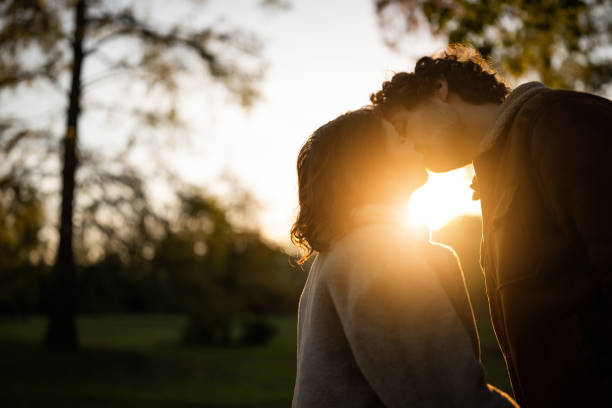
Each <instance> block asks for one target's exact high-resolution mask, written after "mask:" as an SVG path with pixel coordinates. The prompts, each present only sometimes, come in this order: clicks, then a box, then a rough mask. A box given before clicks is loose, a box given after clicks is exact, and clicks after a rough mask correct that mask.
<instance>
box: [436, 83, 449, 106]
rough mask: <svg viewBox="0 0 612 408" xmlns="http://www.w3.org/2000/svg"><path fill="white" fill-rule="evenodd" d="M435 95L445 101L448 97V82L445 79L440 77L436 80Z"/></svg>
mask: <svg viewBox="0 0 612 408" xmlns="http://www.w3.org/2000/svg"><path fill="white" fill-rule="evenodd" d="M435 95H436V96H437V97H438V98H440V100H442V101H444V102H446V101H447V99H448V82H446V79H444V78H440V79H437V80H436V91H435Z"/></svg>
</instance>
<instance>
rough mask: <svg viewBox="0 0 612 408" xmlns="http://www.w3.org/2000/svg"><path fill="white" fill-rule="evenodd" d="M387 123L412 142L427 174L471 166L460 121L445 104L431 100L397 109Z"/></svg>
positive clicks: (456, 114) (466, 139)
mask: <svg viewBox="0 0 612 408" xmlns="http://www.w3.org/2000/svg"><path fill="white" fill-rule="evenodd" d="M387 119H388V121H389V122H391V124H393V126H394V127H395V129H396V130H397V131H398V133H399V134H400V135H401V136H403V137H406V138H408V139H411V140H412V141H413V143H414V146H415V149H416V150H417V151H419V152H421V153H423V157H424V160H425V166H426V167H427V168H428V169H429V170H431V171H434V172H438V173H441V172H446V171H450V170H453V169H456V168H459V167H463V166H465V165H467V164H469V163H470V162H471V155H470V152H469V149H468V147H469V146H468V145H467V142H468V138H466V137H465V135H463V133H462V129H463V128H464V126H462V122H461V118H460V116H459V114H458V112H456V111H455V110H454V109H453V107H452V105H450V104H448V103H446V102H445V101H441V100H439V99H437V98H432V99H430V100H428V101H426V102H423V103H421V104H419V105H417V106H416V107H414V108H411V109H410V110H408V109H406V108H404V107H402V106H397V107H394V108H393V109H392V110H391V112H390V114H389V115H387Z"/></svg>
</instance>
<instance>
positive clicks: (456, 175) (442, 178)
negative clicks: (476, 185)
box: [406, 166, 480, 231]
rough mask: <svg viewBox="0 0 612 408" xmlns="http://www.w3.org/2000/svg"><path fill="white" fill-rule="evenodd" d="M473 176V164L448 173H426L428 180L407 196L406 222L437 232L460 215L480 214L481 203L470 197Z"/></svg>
mask: <svg viewBox="0 0 612 408" xmlns="http://www.w3.org/2000/svg"><path fill="white" fill-rule="evenodd" d="M473 175H474V169H473V168H472V166H466V167H463V168H461V169H457V170H453V171H449V172H447V173H431V172H429V179H428V180H427V183H425V185H424V186H423V187H421V188H419V189H418V190H416V191H415V192H414V193H413V194H412V196H411V197H410V202H409V203H408V208H407V210H406V220H407V222H409V223H411V224H425V225H426V226H427V227H429V229H430V230H432V231H436V230H439V229H440V228H442V227H443V226H444V225H445V224H446V223H448V222H449V221H451V220H452V219H453V218H456V217H458V216H460V215H463V214H466V213H467V214H480V202H478V201H473V200H472V192H473V191H472V189H470V187H469V186H470V184H471V180H472V177H473Z"/></svg>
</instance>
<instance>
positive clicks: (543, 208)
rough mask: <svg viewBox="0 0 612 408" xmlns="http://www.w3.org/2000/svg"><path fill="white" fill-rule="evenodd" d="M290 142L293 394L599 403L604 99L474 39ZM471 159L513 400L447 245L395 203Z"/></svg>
mask: <svg viewBox="0 0 612 408" xmlns="http://www.w3.org/2000/svg"><path fill="white" fill-rule="evenodd" d="M371 101H372V104H373V106H371V107H367V108H363V109H360V110H357V111H354V112H349V113H346V114H344V115H342V116H340V117H338V118H336V119H334V120H332V121H331V122H329V123H327V124H326V125H324V126H322V127H321V128H319V129H318V130H316V131H315V132H314V133H313V134H312V136H311V137H310V138H309V139H308V141H307V142H306V144H305V145H304V146H303V147H302V150H301V151H300V154H299V157H298V161H297V170H298V187H299V206H300V207H299V214H298V217H297V220H296V222H295V224H294V225H293V228H292V231H291V236H292V239H293V241H294V242H295V243H296V244H297V245H298V246H300V247H302V248H303V249H305V251H306V255H305V256H304V258H303V259H302V261H303V260H305V259H306V258H308V257H309V256H310V255H311V254H313V253H314V252H316V253H317V255H316V259H315V260H314V262H313V264H312V266H311V268H310V271H309V274H308V279H307V282H306V285H305V288H304V291H303V293H302V297H301V299H300V308H299V321H298V371H297V379H296V385H295V390H294V395H293V406H294V407H300V408H301V407H326V408H331V407H354V408H358V407H513V406H517V403H518V404H520V406H523V407H549V406H550V407H565V406H568V407H569V406H572V407H591V406H592V407H603V406H611V405H610V404H611V403H610V398H611V397H610V394H611V392H612V378H611V377H612V309H611V296H612V103H611V102H610V101H609V100H607V99H604V98H601V97H598V96H594V95H590V94H586V93H580V92H572V91H563V90H553V89H550V88H547V87H545V86H544V85H542V84H541V83H538V82H530V83H526V84H524V85H521V86H519V87H517V88H516V89H515V90H513V91H512V90H510V89H509V88H508V87H507V86H506V85H505V84H504V82H503V81H502V80H501V79H500V78H499V77H498V76H497V75H496V74H495V72H493V71H492V70H491V69H490V67H488V65H487V64H486V62H484V61H483V60H482V58H480V57H479V56H478V55H477V53H475V52H474V51H471V50H469V49H466V48H460V47H455V48H449V49H447V50H446V51H445V52H444V54H442V55H441V56H438V57H436V58H430V57H424V58H421V59H420V60H419V61H418V62H417V64H416V67H415V70H414V72H412V73H408V72H402V73H398V74H396V75H395V76H394V77H393V78H392V79H391V81H388V82H385V83H383V86H382V90H380V91H378V92H377V93H375V94H374V95H372V97H371ZM470 162H473V164H474V168H475V171H476V177H475V180H474V184H473V188H474V190H475V196H477V197H479V198H480V201H481V206H482V217H483V239H482V245H481V265H482V266H483V269H484V273H485V278H486V287H487V294H488V297H489V305H490V311H491V317H492V320H493V325H494V328H495V332H496V334H497V339H498V341H499V344H500V347H501V349H502V351H503V354H504V357H505V360H506V364H507V368H508V371H509V374H510V379H511V382H512V387H513V390H514V396H515V398H516V402H515V401H514V400H512V398H510V397H509V396H508V395H506V394H504V393H503V392H501V391H500V390H497V389H496V388H495V387H493V386H490V385H488V384H487V383H486V380H485V373H484V370H483V367H482V365H481V364H480V349H479V342H478V336H477V331H476V327H475V323H474V318H473V314H472V308H471V304H470V301H469V297H468V295H467V293H466V290H465V285H464V282H463V277H462V272H461V268H460V266H459V264H458V262H457V259H456V257H455V255H454V253H453V251H452V250H450V249H449V248H447V247H443V246H440V245H436V244H434V243H431V242H429V239H428V238H429V236H428V233H427V232H424V231H419V230H415V229H408V228H405V227H402V226H401V221H400V220H399V216H398V214H397V213H396V211H395V210H394V209H393V208H394V207H393V206H394V204H395V203H398V202H401V201H403V200H405V199H406V197H407V196H409V194H410V193H411V192H412V191H414V190H415V189H416V188H418V187H420V186H421V185H423V184H424V183H425V181H426V179H427V173H426V171H425V168H429V169H431V170H433V171H436V172H444V171H448V170H451V169H455V168H459V167H462V166H465V165H467V164H469V163H470Z"/></svg>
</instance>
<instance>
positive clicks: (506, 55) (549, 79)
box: [375, 0, 612, 91]
mask: <svg viewBox="0 0 612 408" xmlns="http://www.w3.org/2000/svg"><path fill="white" fill-rule="evenodd" d="M375 4H376V10H377V13H378V16H379V21H380V25H381V28H382V29H383V32H384V33H385V35H386V40H387V42H388V43H389V44H391V45H398V44H399V43H400V42H401V38H402V35H403V34H404V33H405V32H412V31H414V30H415V29H416V28H417V27H418V26H419V23H421V22H422V21H423V20H425V21H426V22H427V24H428V26H429V29H430V30H431V32H432V33H433V34H435V35H438V36H442V37H443V38H446V39H447V40H448V42H450V43H463V42H467V43H470V44H472V45H473V46H475V47H476V48H477V49H478V50H479V51H480V52H481V53H482V54H483V55H484V56H485V57H490V58H492V59H493V60H494V61H496V62H499V63H500V64H501V67H502V68H503V69H504V70H505V71H506V73H508V74H510V75H512V76H514V77H515V78H518V77H521V76H523V75H525V74H528V73H529V72H531V71H534V72H535V73H537V74H538V75H539V77H540V78H541V80H542V81H543V82H544V83H546V84H547V85H550V86H553V87H561V88H570V89H571V88H578V89H581V88H582V89H586V90H590V91H603V90H604V87H605V86H606V85H608V84H609V83H610V81H612V61H611V57H610V55H611V54H610V40H611V39H610V35H611V33H612V3H611V2H610V1H609V0H564V1H526V0H512V1H507V0H506V1H501V0H493V1H471V0H375Z"/></svg>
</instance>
